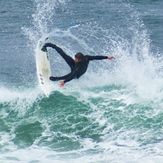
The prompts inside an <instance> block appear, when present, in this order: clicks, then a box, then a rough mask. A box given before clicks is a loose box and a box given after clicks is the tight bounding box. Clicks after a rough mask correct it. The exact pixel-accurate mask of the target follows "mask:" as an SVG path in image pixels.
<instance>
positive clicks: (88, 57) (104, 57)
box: [85, 55, 108, 61]
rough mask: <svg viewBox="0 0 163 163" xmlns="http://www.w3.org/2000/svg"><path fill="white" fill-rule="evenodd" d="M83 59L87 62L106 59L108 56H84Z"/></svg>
mask: <svg viewBox="0 0 163 163" xmlns="http://www.w3.org/2000/svg"><path fill="white" fill-rule="evenodd" d="M85 57H86V58H87V60H88V61H92V60H102V59H108V56H90V55H86V56H85Z"/></svg>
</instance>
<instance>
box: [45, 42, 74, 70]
mask: <svg viewBox="0 0 163 163" xmlns="http://www.w3.org/2000/svg"><path fill="white" fill-rule="evenodd" d="M44 47H45V48H46V47H51V48H53V49H55V50H56V51H57V52H58V53H59V54H60V55H61V56H62V57H63V58H64V60H65V61H66V63H67V64H68V65H69V66H70V68H71V70H72V69H73V68H74V66H75V61H74V60H73V59H72V58H71V57H70V56H68V55H67V54H66V53H65V52H64V51H63V50H62V49H61V48H59V47H58V46H56V45H55V44H52V43H46V44H45V45H44Z"/></svg>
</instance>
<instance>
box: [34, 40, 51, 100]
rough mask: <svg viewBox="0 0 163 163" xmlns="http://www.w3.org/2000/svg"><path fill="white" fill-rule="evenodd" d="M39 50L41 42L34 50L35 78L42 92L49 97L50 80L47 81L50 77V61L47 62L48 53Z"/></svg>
mask: <svg viewBox="0 0 163 163" xmlns="http://www.w3.org/2000/svg"><path fill="white" fill-rule="evenodd" d="M41 48H42V43H41V41H39V42H38V45H37V50H36V68H37V76H38V80H39V84H40V86H41V88H42V90H43V92H44V93H45V95H46V96H47V97H49V95H50V93H51V87H50V80H49V77H50V76H51V70H50V60H49V54H48V52H43V51H42V50H41Z"/></svg>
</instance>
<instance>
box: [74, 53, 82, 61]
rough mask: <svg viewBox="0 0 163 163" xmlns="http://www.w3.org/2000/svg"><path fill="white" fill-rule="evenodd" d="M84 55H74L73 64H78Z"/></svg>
mask: <svg viewBox="0 0 163 163" xmlns="http://www.w3.org/2000/svg"><path fill="white" fill-rule="evenodd" d="M83 57H84V55H83V54H82V53H80V52H79V53H77V54H75V62H76V63H78V62H80V61H81V60H82V59H83Z"/></svg>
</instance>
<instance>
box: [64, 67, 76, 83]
mask: <svg viewBox="0 0 163 163" xmlns="http://www.w3.org/2000/svg"><path fill="white" fill-rule="evenodd" d="M78 72H79V70H77V71H75V72H74V73H72V74H70V75H69V77H68V78H67V79H65V80H64V82H65V83H67V82H69V81H71V80H72V79H74V78H76V76H77V74H78Z"/></svg>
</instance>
